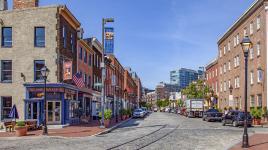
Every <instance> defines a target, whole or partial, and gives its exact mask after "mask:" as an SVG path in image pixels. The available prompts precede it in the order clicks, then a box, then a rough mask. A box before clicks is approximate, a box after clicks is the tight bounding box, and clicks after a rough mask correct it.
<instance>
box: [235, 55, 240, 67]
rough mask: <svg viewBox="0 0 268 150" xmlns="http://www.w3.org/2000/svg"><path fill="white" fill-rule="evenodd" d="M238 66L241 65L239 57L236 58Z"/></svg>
mask: <svg viewBox="0 0 268 150" xmlns="http://www.w3.org/2000/svg"><path fill="white" fill-rule="evenodd" d="M236 65H237V66H239V65H240V57H239V55H237V56H236Z"/></svg>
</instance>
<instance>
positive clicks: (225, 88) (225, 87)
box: [223, 81, 227, 92]
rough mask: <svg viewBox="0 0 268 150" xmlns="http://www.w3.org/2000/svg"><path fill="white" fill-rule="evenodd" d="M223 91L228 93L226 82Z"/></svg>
mask: <svg viewBox="0 0 268 150" xmlns="http://www.w3.org/2000/svg"><path fill="white" fill-rule="evenodd" d="M223 90H224V92H226V90H227V85H226V81H224V83H223Z"/></svg>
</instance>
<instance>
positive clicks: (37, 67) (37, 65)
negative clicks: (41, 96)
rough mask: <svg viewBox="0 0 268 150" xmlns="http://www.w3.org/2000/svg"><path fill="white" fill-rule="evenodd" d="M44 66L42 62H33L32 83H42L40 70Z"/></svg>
mask: <svg viewBox="0 0 268 150" xmlns="http://www.w3.org/2000/svg"><path fill="white" fill-rule="evenodd" d="M44 66H45V61H44V60H35V61H34V81H42V80H43V76H42V73H41V69H42V68H43V67H44Z"/></svg>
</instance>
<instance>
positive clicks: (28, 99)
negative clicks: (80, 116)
mask: <svg viewBox="0 0 268 150" xmlns="http://www.w3.org/2000/svg"><path fill="white" fill-rule="evenodd" d="M13 4H14V5H13V8H14V9H13V10H6V9H3V10H2V11H0V18H1V20H2V23H3V24H2V27H1V30H2V31H1V33H3V34H2V35H1V36H2V37H1V38H2V43H1V45H2V46H1V47H0V61H1V66H0V68H1V82H0V97H1V111H0V113H1V115H0V117H1V120H4V119H7V116H8V113H9V111H10V109H11V107H12V105H14V104H15V105H16V106H17V109H18V113H19V119H21V120H23V119H37V120H38V123H39V124H41V123H42V120H43V116H44V114H43V113H44V112H43V111H42V110H43V109H44V99H43V98H44V95H43V86H44V85H43V78H42V75H41V71H40V69H41V68H42V67H43V66H45V65H46V66H47V67H48V68H49V70H50V74H49V76H48V84H47V103H46V105H47V110H46V112H47V114H46V115H47V123H48V124H68V123H72V122H73V121H74V122H75V120H76V119H77V116H76V115H75V113H74V110H75V109H76V108H77V107H78V106H77V105H78V101H77V91H78V90H79V89H77V88H76V86H73V85H72V73H75V72H77V63H76V62H77V57H76V56H77V55H76V53H77V52H76V45H77V32H78V30H79V28H80V23H79V21H78V20H77V19H76V18H75V17H74V16H73V15H72V13H71V12H70V11H69V10H68V8H67V7H66V6H61V5H59V6H49V7H38V0H25V1H22V0H13ZM22 18H23V19H22ZM66 66H68V68H65V67H66ZM66 70H68V71H67V72H66Z"/></svg>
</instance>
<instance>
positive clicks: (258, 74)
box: [257, 69, 263, 83]
mask: <svg viewBox="0 0 268 150" xmlns="http://www.w3.org/2000/svg"><path fill="white" fill-rule="evenodd" d="M257 76H258V77H257V82H258V83H261V82H262V80H263V77H262V70H261V69H258V70H257Z"/></svg>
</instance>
